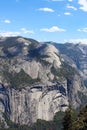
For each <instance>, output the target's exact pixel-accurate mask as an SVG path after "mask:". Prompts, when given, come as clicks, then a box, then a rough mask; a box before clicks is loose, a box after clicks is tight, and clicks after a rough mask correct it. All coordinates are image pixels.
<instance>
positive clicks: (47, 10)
mask: <svg viewBox="0 0 87 130" xmlns="http://www.w3.org/2000/svg"><path fill="white" fill-rule="evenodd" d="M38 10H40V11H44V12H54V10H53V9H51V8H39V9H38Z"/></svg>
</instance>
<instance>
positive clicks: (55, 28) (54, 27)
mask: <svg viewBox="0 0 87 130" xmlns="http://www.w3.org/2000/svg"><path fill="white" fill-rule="evenodd" d="M40 31H44V32H65V31H66V30H65V29H63V28H59V27H57V26H53V27H51V28H42V29H40Z"/></svg>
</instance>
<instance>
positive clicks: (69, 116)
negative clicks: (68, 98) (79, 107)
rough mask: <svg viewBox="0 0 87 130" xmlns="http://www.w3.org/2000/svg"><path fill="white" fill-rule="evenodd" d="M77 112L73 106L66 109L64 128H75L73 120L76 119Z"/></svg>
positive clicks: (64, 129)
mask: <svg viewBox="0 0 87 130" xmlns="http://www.w3.org/2000/svg"><path fill="white" fill-rule="evenodd" d="M75 118H76V114H75V111H74V110H73V109H72V107H71V106H69V108H68V109H67V110H66V111H65V116H64V119H63V130H73V122H74V121H75Z"/></svg>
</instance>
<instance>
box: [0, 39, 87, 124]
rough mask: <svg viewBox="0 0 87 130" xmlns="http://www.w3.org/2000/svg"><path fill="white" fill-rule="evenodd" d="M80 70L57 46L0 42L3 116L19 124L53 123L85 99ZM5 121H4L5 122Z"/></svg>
mask: <svg viewBox="0 0 87 130" xmlns="http://www.w3.org/2000/svg"><path fill="white" fill-rule="evenodd" d="M84 91H85V92H86V89H85V88H84V86H82V79H81V77H80V75H79V72H78V70H77V69H76V68H75V67H72V66H70V65H69V64H68V63H66V62H65V59H64V58H63V57H62V56H61V54H60V53H59V51H58V49H56V48H55V47H54V46H53V45H47V44H41V43H39V42H37V41H35V40H33V39H27V38H23V37H9V38H0V110H1V111H0V112H1V118H2V117H3V115H2V113H5V114H6V116H7V117H8V119H10V120H11V121H13V122H15V123H20V124H28V125H29V124H31V123H33V122H36V120H37V119H44V120H47V121H48V120H52V119H53V117H54V115H55V113H56V112H58V111H60V110H61V111H65V110H66V108H67V107H68V105H69V104H71V105H72V106H73V107H74V108H77V107H79V106H80V105H81V99H80V98H79V95H78V92H81V93H83V94H84V95H85V93H84ZM3 120H4V119H3Z"/></svg>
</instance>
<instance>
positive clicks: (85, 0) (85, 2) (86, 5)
mask: <svg viewBox="0 0 87 130" xmlns="http://www.w3.org/2000/svg"><path fill="white" fill-rule="evenodd" d="M78 4H80V5H81V7H80V9H81V10H83V11H87V0H78Z"/></svg>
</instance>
